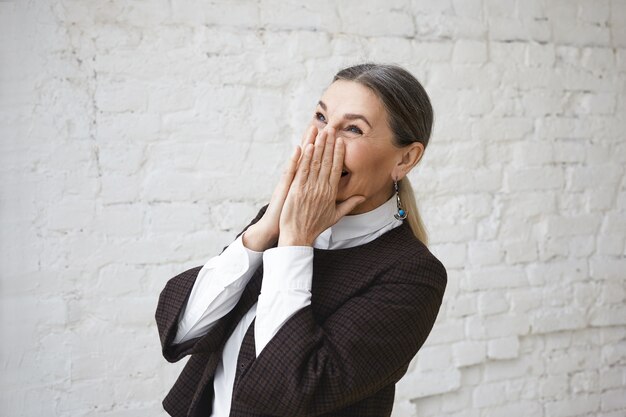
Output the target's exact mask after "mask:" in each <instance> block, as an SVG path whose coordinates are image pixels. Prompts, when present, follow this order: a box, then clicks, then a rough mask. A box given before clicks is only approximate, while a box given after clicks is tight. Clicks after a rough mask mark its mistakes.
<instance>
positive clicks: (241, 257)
mask: <svg viewBox="0 0 626 417" xmlns="http://www.w3.org/2000/svg"><path fill="white" fill-rule="evenodd" d="M432 120H433V115H432V108H431V105H430V101H429V99H428V95H427V94H426V92H425V91H424V89H423V87H422V86H421V84H420V83H419V82H418V81H417V80H416V79H415V78H414V77H413V76H412V75H411V74H410V73H408V72H407V71H406V70H404V69H402V68H400V67H397V66H390V65H377V64H364V65H357V66H354V67H350V68H346V69H344V70H342V71H340V72H339V73H338V74H337V75H336V76H335V78H334V80H333V82H332V83H331V85H330V86H329V87H328V89H327V90H326V91H325V92H324V94H323V96H322V97H321V99H320V100H319V102H318V103H317V108H316V110H315V112H314V115H313V118H312V121H311V126H310V127H309V130H308V131H307V133H306V134H305V136H304V138H303V140H302V144H301V146H299V147H297V148H296V150H295V151H294V153H293V155H292V157H291V158H290V161H289V162H288V163H287V168H286V169H285V171H284V173H283V175H282V178H281V180H280V181H279V184H278V186H277V187H276V189H275V191H274V193H273V195H272V198H271V201H270V203H269V204H268V205H266V206H264V207H263V208H262V209H261V210H260V212H259V213H258V215H257V216H256V218H254V219H253V220H252V221H251V223H250V224H249V225H248V226H246V228H245V229H244V230H243V231H242V232H241V233H240V234H239V235H238V236H237V238H236V239H235V240H234V241H233V242H232V243H231V244H230V245H229V246H228V247H226V248H225V249H224V251H223V252H222V253H221V254H220V255H219V256H216V257H214V258H212V259H210V260H209V261H208V262H207V263H206V264H205V265H204V266H201V267H196V268H193V269H190V270H188V271H185V272H183V273H181V274H180V275H177V276H176V277H174V278H172V279H170V280H169V281H168V283H167V284H166V286H165V288H164V290H163V291H162V293H161V296H160V298H159V304H158V307H157V311H156V320H157V324H158V328H159V333H160V337H161V344H162V348H163V355H164V356H165V358H166V359H167V360H168V361H170V362H175V361H178V360H180V359H181V358H183V357H184V356H186V355H188V354H191V357H190V359H189V361H188V363H187V364H186V366H185V368H184V369H183V371H182V373H181V375H180V377H179V378H178V380H177V381H176V383H175V385H174V386H173V388H172V389H171V390H170V392H169V394H168V395H167V397H166V398H165V399H164V400H163V406H164V408H165V410H166V411H167V412H168V413H169V414H171V415H172V416H175V417H179V416H180V417H182V416H206V417H208V416H224V417H226V416H290V417H295V416H318V415H323V416H361V417H363V416H389V415H390V414H391V409H392V406H393V399H394V393H395V383H396V382H397V381H398V380H399V379H400V378H401V377H402V376H403V375H404V374H405V373H406V371H407V367H408V365H409V362H410V361H411V359H412V358H413V357H414V355H415V354H416V353H417V351H418V349H419V348H420V347H421V346H422V344H423V343H424V341H425V340H426V337H427V336H428V334H429V333H430V330H431V329H432V326H433V323H434V321H435V319H436V317H437V314H438V312H439V307H440V305H441V301H442V297H443V293H444V290H445V287H446V283H447V275H446V270H445V269H444V267H443V265H442V264H441V262H439V260H438V259H437V258H436V257H435V256H434V255H433V254H432V253H431V252H430V251H429V250H428V248H427V247H426V243H427V239H426V233H425V230H424V227H423V224H422V222H421V219H420V216H419V214H418V211H417V205H416V204H415V199H414V197H413V192H412V190H411V185H410V184H409V182H408V179H407V178H406V175H407V173H408V172H409V171H410V170H411V169H412V168H413V167H414V166H415V165H416V164H417V163H418V161H419V160H420V159H421V157H422V155H423V153H424V149H425V148H426V145H427V144H428V139H429V136H430V132H431V127H432ZM259 292H260V294H259Z"/></svg>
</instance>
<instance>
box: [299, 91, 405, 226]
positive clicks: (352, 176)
mask: <svg viewBox="0 0 626 417" xmlns="http://www.w3.org/2000/svg"><path fill="white" fill-rule="evenodd" d="M311 123H312V124H313V125H314V126H316V127H317V128H318V130H320V131H321V130H322V129H328V128H333V129H334V130H335V132H336V137H342V138H343V141H344V144H345V149H346V152H345V158H344V174H343V175H342V178H341V180H340V182H339V189H338V193H337V202H341V201H344V200H346V199H348V198H349V197H351V196H353V195H363V196H365V197H366V198H367V200H365V201H364V202H363V203H361V204H360V205H358V206H357V207H356V208H355V209H354V210H353V211H352V212H351V213H350V214H360V213H365V212H368V211H370V210H373V209H375V208H376V207H378V206H380V205H381V204H383V203H384V202H385V201H387V200H388V199H389V198H391V196H392V194H393V178H394V176H396V175H397V165H398V163H399V162H400V161H401V160H402V153H403V152H402V149H401V148H398V147H396V146H395V145H394V144H393V143H392V139H393V134H392V132H391V129H390V128H389V125H388V122H387V112H386V110H385V108H384V107H383V104H382V102H381V101H380V99H379V98H378V97H377V96H376V95H375V94H374V93H373V92H372V91H371V90H370V89H369V88H367V87H365V86H363V85H361V84H359V83H357V82H353V81H344V80H338V81H335V82H333V83H332V84H331V85H330V87H328V89H327V90H326V91H325V92H324V94H323V95H322V97H321V99H320V101H319V103H318V104H317V107H316V109H315V113H314V115H313V120H312V122H311Z"/></svg>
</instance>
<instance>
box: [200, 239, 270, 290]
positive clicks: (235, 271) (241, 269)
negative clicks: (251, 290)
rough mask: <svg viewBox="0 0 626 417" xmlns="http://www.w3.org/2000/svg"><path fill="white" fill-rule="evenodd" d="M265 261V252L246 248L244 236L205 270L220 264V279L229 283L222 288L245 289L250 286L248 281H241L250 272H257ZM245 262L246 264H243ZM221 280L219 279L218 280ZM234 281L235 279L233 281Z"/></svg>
mask: <svg viewBox="0 0 626 417" xmlns="http://www.w3.org/2000/svg"><path fill="white" fill-rule="evenodd" d="M262 259H263V252H256V251H253V250H250V249H248V248H246V247H245V246H244V245H243V235H240V236H239V237H238V238H237V239H235V240H234V241H233V242H232V243H231V244H230V245H228V247H227V248H226V249H225V250H224V252H222V254H221V255H219V256H218V257H216V258H213V259H211V261H209V262H208V263H207V264H206V265H205V268H207V269H209V268H212V267H215V266H216V265H215V264H213V263H212V262H215V263H216V264H219V266H220V269H221V271H223V273H224V274H223V275H222V276H221V277H220V278H222V277H224V278H227V281H225V282H222V283H220V284H221V285H222V286H224V287H227V286H235V287H244V286H246V285H247V284H248V280H241V277H242V275H244V274H245V273H246V272H247V271H249V270H256V269H257V268H258V267H259V265H261V261H262ZM242 261H244V262H242ZM218 279H219V278H218ZM233 279H235V280H234V281H233Z"/></svg>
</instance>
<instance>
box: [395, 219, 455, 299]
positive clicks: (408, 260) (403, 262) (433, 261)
mask: <svg viewBox="0 0 626 417" xmlns="http://www.w3.org/2000/svg"><path fill="white" fill-rule="evenodd" d="M397 229H398V230H397V231H396V233H394V234H391V235H390V236H389V239H387V240H386V242H385V243H386V244H385V245H384V246H385V250H386V252H387V259H388V261H387V262H388V274H389V275H391V276H392V277H393V279H395V280H402V281H410V282H414V283H420V284H428V285H431V286H433V287H435V288H437V289H438V290H439V291H440V292H441V293H442V294H443V292H444V291H445V288H446V285H447V281H448V273H447V271H446V268H445V267H444V265H443V263H442V262H441V261H440V260H439V259H438V258H437V257H436V256H435V255H434V254H433V253H432V252H431V251H430V249H428V247H427V246H426V245H425V244H424V243H423V242H421V241H420V240H419V239H417V238H416V237H415V235H414V234H413V232H412V231H411V228H410V226H409V225H408V223H405V224H403V225H402V226H398V228H397Z"/></svg>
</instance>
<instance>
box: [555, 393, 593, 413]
mask: <svg viewBox="0 0 626 417" xmlns="http://www.w3.org/2000/svg"><path fill="white" fill-rule="evenodd" d="M599 405H600V396H599V395H587V396H581V397H576V398H568V399H567V400H563V401H551V402H548V403H546V404H545V416H546V417H570V416H578V415H581V414H585V413H592V412H594V411H598V408H599Z"/></svg>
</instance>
